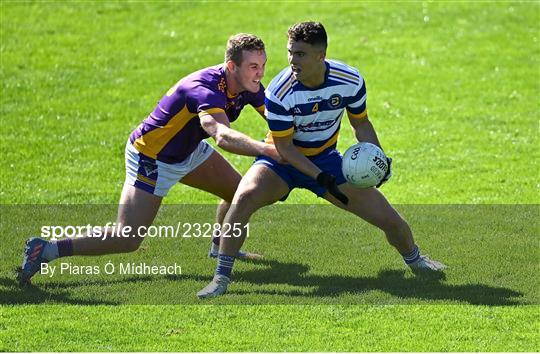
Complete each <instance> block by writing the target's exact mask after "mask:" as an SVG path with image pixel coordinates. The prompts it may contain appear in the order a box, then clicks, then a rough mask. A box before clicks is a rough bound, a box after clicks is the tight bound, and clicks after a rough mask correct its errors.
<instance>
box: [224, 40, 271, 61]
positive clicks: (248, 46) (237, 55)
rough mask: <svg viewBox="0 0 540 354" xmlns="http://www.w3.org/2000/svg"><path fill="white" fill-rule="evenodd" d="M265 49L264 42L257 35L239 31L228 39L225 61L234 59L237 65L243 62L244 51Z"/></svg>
mask: <svg viewBox="0 0 540 354" xmlns="http://www.w3.org/2000/svg"><path fill="white" fill-rule="evenodd" d="M244 50H249V51H251V50H264V42H263V41H262V39H260V38H259V37H257V36H254V35H252V34H249V33H238V34H235V35H234V36H231V37H230V38H229V40H228V41H227V50H226V51H225V62H227V61H229V60H232V61H233V62H234V63H235V64H236V65H240V64H242V51H244Z"/></svg>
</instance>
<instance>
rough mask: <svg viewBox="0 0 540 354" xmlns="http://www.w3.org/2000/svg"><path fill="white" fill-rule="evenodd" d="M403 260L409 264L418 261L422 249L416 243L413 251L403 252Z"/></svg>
mask: <svg viewBox="0 0 540 354" xmlns="http://www.w3.org/2000/svg"><path fill="white" fill-rule="evenodd" d="M402 256H403V260H404V261H405V263H407V264H411V263H414V262H416V261H417V260H418V259H419V258H420V250H419V249H418V246H417V245H414V249H413V250H412V252H411V253H407V254H402Z"/></svg>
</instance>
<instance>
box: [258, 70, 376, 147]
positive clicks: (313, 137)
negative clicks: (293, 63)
mask: <svg viewBox="0 0 540 354" xmlns="http://www.w3.org/2000/svg"><path fill="white" fill-rule="evenodd" d="M366 96H367V94H366V86H365V84H364V79H363V78H362V76H361V75H360V73H359V72H358V70H357V69H355V68H353V67H351V66H349V65H346V64H344V63H341V62H339V61H336V60H326V74H325V80H324V83H323V84H322V85H321V86H319V87H317V88H314V89H312V88H308V87H305V86H304V85H302V83H300V82H299V81H297V80H296V79H295V78H294V76H293V74H292V71H291V68H290V67H288V68H286V69H284V70H283V71H281V72H280V73H279V74H278V75H277V76H276V77H275V78H274V79H273V80H272V82H271V83H270V85H269V86H268V88H267V89H266V91H265V105H266V112H265V114H266V117H267V121H268V126H269V127H270V132H269V134H268V135H267V138H266V141H267V142H269V143H272V141H273V139H272V137H284V136H288V135H291V134H293V143H294V145H295V146H296V147H297V148H298V149H299V150H300V151H301V152H302V153H303V154H304V155H306V156H315V155H318V154H319V153H321V152H323V151H324V150H326V149H329V148H332V147H335V146H336V144H337V139H338V135H339V128H340V125H341V118H342V117H343V113H344V111H345V109H347V114H348V116H349V118H350V119H365V118H366V117H367V109H366Z"/></svg>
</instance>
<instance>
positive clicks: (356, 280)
mask: <svg viewBox="0 0 540 354" xmlns="http://www.w3.org/2000/svg"><path fill="white" fill-rule="evenodd" d="M258 264H264V265H266V266H267V267H266V268H264V269H260V268H259V269H256V270H249V271H241V272H237V273H235V280H236V281H242V282H248V283H251V284H258V285H263V284H287V285H293V286H299V287H307V288H314V290H312V291H308V292H302V291H283V292H281V291H265V290H262V289H260V290H259V289H257V290H253V291H235V290H234V285H233V287H232V288H231V289H230V293H234V294H251V295H253V294H269V295H286V296H299V297H321V298H324V297H336V296H340V295H344V294H352V295H354V294H360V293H365V292H368V291H373V290H378V291H383V292H385V293H387V294H390V295H392V296H395V297H398V298H402V299H417V300H418V301H422V300H446V301H456V302H461V303H462V302H467V303H469V304H473V305H488V306H511V305H524V304H526V303H523V301H521V302H518V301H517V300H516V299H515V298H519V297H523V293H521V292H518V291H515V290H512V289H508V288H503V287H493V286H489V285H484V284H467V285H447V284H444V283H443V281H444V280H445V279H446V276H445V275H444V273H431V272H430V273H420V274H417V275H415V276H410V277H405V274H406V273H405V272H406V271H405V270H381V271H380V272H379V273H378V275H377V276H376V277H352V276H341V275H335V274H331V275H309V274H307V272H308V271H309V266H307V265H305V264H299V263H281V262H278V261H274V260H264V261H259V262H258ZM360 301H361V300H360Z"/></svg>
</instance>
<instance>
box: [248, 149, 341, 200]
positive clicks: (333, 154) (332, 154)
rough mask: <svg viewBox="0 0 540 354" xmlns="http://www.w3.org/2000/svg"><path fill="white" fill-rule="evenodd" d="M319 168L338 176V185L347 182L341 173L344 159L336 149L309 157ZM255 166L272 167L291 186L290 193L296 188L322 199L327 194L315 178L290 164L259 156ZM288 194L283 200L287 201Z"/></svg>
mask: <svg viewBox="0 0 540 354" xmlns="http://www.w3.org/2000/svg"><path fill="white" fill-rule="evenodd" d="M308 159H310V160H311V162H313V163H314V164H315V165H316V166H317V167H318V168H320V169H321V170H322V171H324V172H328V173H331V174H333V175H334V176H336V184H337V185H340V184H343V183H345V182H346V180H345V177H344V176H343V172H341V161H342V157H341V154H340V153H339V151H337V150H336V149H334V148H331V149H328V150H326V151H323V152H322V153H321V154H319V155H317V156H315V157H308ZM253 164H254V165H265V166H268V167H270V168H271V169H272V170H273V171H274V172H275V173H277V175H278V176H279V177H281V179H282V180H284V181H285V183H287V185H288V186H289V192H290V191H292V190H293V189H294V188H305V189H309V190H310V191H312V192H313V193H315V194H317V196H318V197H321V196H322V195H323V194H324V193H326V190H327V189H326V188H324V187H323V186H321V185H320V184H318V183H317V181H316V180H314V179H313V178H311V177H309V176H307V175H305V174H304V173H302V172H300V171H299V170H297V169H296V168H295V167H293V166H291V165H288V164H280V163H278V162H276V160H273V159H271V158H270V157H267V156H257V158H256V159H255V162H254V163H253ZM288 196H289V195H288V194H287V195H286V196H285V197H283V198H282V199H281V200H282V201H283V200H285V199H287V197H288Z"/></svg>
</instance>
